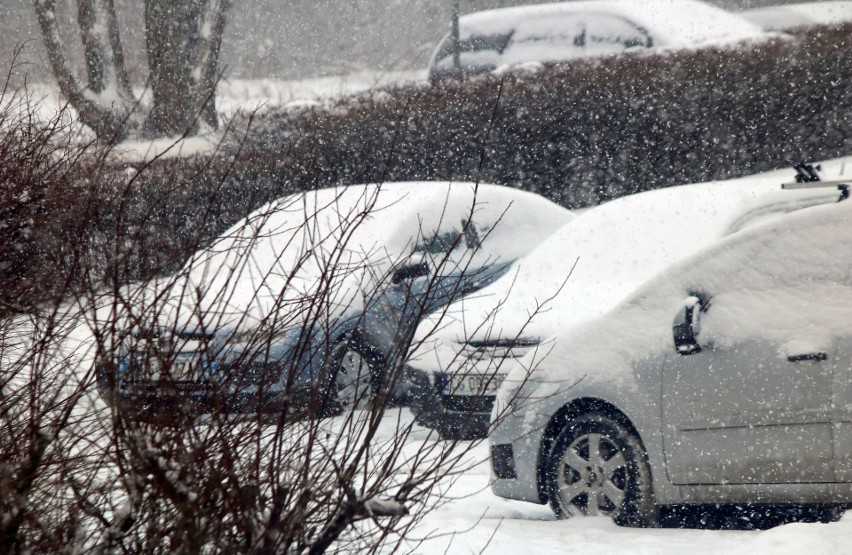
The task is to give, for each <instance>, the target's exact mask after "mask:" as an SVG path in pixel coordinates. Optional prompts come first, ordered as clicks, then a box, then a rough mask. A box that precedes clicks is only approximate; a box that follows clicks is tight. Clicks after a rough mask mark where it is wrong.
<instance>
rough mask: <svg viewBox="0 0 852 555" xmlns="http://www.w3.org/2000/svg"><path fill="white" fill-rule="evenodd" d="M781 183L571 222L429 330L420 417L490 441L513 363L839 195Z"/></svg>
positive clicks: (446, 432)
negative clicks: (720, 248)
mask: <svg viewBox="0 0 852 555" xmlns="http://www.w3.org/2000/svg"><path fill="white" fill-rule="evenodd" d="M831 169H833V168H831ZM828 170H829V168H828V167H827V168H826V171H828ZM785 176H786V177H787V178H788V179H789V174H785V173H784V172H781V173H779V172H773V173H772V174H767V175H765V176H751V177H747V178H741V179H737V180H732V181H731V182H727V183H705V184H695V185H685V186H679V187H670V188H666V189H659V190H655V191H649V192H645V193H640V194H636V195H630V196H627V197H622V198H619V199H616V200H614V201H611V202H608V203H605V204H603V205H601V206H598V207H596V208H592V209H591V210H589V211H588V212H585V213H583V214H582V215H580V216H579V217H578V218H577V219H575V220H574V221H572V222H569V223H568V224H566V225H565V227H563V228H562V229H560V230H559V231H558V232H556V233H554V234H553V235H552V236H551V237H550V238H549V239H547V240H546V241H544V242H543V243H542V244H541V245H539V246H538V247H537V248H536V249H535V250H534V251H533V252H532V253H530V254H529V255H527V256H526V257H525V258H524V259H522V260H521V261H519V262H518V264H517V265H516V267H515V268H513V269H512V271H510V272H509V273H508V274H507V275H506V276H504V277H503V278H502V279H500V280H498V281H497V282H495V283H494V284H493V285H491V286H489V287H487V288H485V289H483V290H482V291H479V292H478V293H477V294H476V295H475V296H472V297H470V298H467V299H461V300H459V301H458V302H456V303H454V304H452V305H450V306H448V307H447V308H446V310H444V311H443V312H442V319H441V322H440V325H438V324H437V323H436V322H434V321H431V320H430V319H429V318H426V319H425V320H424V321H423V322H422V323H421V325H420V328H419V330H418V334H417V335H416V336H415V337H416V343H417V344H418V347H417V349H416V350H415V351H414V352H413V353H411V355H410V360H409V361H408V369H407V372H408V375H409V378H408V381H410V382H411V383H412V391H411V395H410V401H409V404H410V407H411V410H412V411H413V412H414V414H415V417H416V418H417V421H418V422H419V423H421V424H423V425H426V426H429V427H432V428H435V429H437V430H438V431H439V432H440V434H441V435H442V436H444V437H448V438H454V437H465V438H473V437H484V436H485V434H486V432H487V428H488V422H489V417H490V414H491V408H492V406H493V402H494V395H495V392H496V391H497V389H498V388H499V386H500V383H501V381H502V379H503V377H504V376H505V373H506V372H507V371H508V369H509V367H510V365H511V363H512V362H513V361H514V360H516V359H518V358H520V357H523V356H525V355H526V354H527V353H528V352H530V351H534V352H538V353H539V354H540V355H541V354H543V353H544V352H546V351H547V350H549V349H550V348H551V347H552V346H551V345H549V344H548V343H546V342H543V340H544V339H546V338H548V337H551V336H553V335H555V334H557V333H558V332H559V331H560V330H564V329H568V328H570V327H572V326H575V325H577V324H578V323H580V322H582V321H584V320H587V319H589V318H593V317H596V316H599V315H601V314H603V313H605V312H606V311H607V310H609V309H610V308H612V307H613V306H615V305H616V304H617V303H618V302H620V301H621V300H622V299H624V298H625V297H626V296H627V295H629V294H630V293H632V292H633V290H634V289H635V288H636V287H638V286H639V285H641V284H642V283H643V282H644V281H645V280H647V279H648V278H650V277H651V276H653V275H654V274H655V273H657V272H659V271H661V270H662V269H664V268H666V267H667V266H669V265H671V264H672V263H674V262H676V261H678V260H680V259H682V258H684V257H685V256H688V255H689V254H691V253H693V252H695V251H696V250H699V249H701V248H703V247H706V246H707V245H709V244H711V243H712V242H714V241H716V240H717V239H718V238H720V237H723V236H725V235H728V234H731V233H734V232H737V231H739V230H742V229H744V228H746V227H748V226H750V225H755V224H756V223H758V222H761V221H763V220H765V219H767V218H772V217H777V216H778V215H779V214H784V213H787V212H790V211H793V210H798V209H801V208H804V207H808V206H812V205H814V204H824V203H831V202H835V201H836V200H837V198H838V194H837V191H835V190H834V189H831V188H822V189H808V190H801V191H782V190H781V187H780V182H781V181H783V180H784V178H785ZM434 329H438V330H439V331H438V332H437V333H432V332H431V330H434ZM427 334H428V335H429V337H428V338H427V337H425V336H426V335H427Z"/></svg>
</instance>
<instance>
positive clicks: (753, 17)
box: [739, 1, 852, 31]
mask: <svg viewBox="0 0 852 555" xmlns="http://www.w3.org/2000/svg"><path fill="white" fill-rule="evenodd" d="M739 15H741V16H742V17H743V18H744V19H747V20H749V21H751V22H752V23H754V24H755V25H757V26H759V27H760V28H761V29H763V30H764V31H795V30H797V29H803V28H806V27H812V26H814V25H834V26H836V25H843V24H845V23H849V22H852V2H848V1H844V2H840V1H826V2H802V3H799V4H784V5H781V6H764V7H762V8H754V9H751V10H745V11H743V12H740V13H739Z"/></svg>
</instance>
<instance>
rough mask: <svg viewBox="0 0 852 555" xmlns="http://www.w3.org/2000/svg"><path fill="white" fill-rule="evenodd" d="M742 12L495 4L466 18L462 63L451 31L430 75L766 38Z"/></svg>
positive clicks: (667, 4)
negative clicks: (736, 13)
mask: <svg viewBox="0 0 852 555" xmlns="http://www.w3.org/2000/svg"><path fill="white" fill-rule="evenodd" d="M764 36H765V35H764V33H763V32H762V31H761V29H760V28H759V27H757V26H756V25H754V24H752V23H750V22H749V21H746V20H745V19H742V18H740V17H739V16H737V15H735V14H733V13H730V12H727V11H725V10H722V9H720V8H716V7H714V6H710V5H708V4H705V3H703V2H697V1H695V0H678V1H677V2H672V1H671V0H598V1H579V2H560V3H553V4H538V5H532V6H518V7H514V8H503V9H497V10H488V11H482V12H476V13H472V14H469V15H465V16H462V17H460V18H459V66H458V67H456V65H455V60H454V58H455V56H454V54H455V47H454V43H453V40H452V38H451V37H450V36H449V35H448V36H446V37H445V38H444V39H443V40H442V41H441V43H440V45H439V46H438V48H437V50H436V51H435V53H434V55H433V56H432V61H431V63H430V68H429V79H430V81H431V82H432V83H436V82H438V81H441V80H442V79H445V78H448V77H450V78H453V77H461V76H466V75H473V74H477V73H484V72H489V71H492V70H494V69H496V68H499V67H504V66H514V65H519V64H525V63H528V62H560V61H565V60H573V59H576V58H586V57H593V56H606V55H612V54H620V53H623V52H631V51H642V50H647V49H650V48H682V47H688V46H693V47H700V46H705V45H710V44H713V45H718V44H725V43H732V42H739V41H742V40H747V39H752V38H756V37H764Z"/></svg>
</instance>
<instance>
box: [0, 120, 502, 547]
mask: <svg viewBox="0 0 852 555" xmlns="http://www.w3.org/2000/svg"><path fill="white" fill-rule="evenodd" d="M47 138H48V139H51V138H52V136H51V135H50V134H49V133H48V135H47ZM68 144H73V143H68ZM72 151H74V150H73V149H71V150H61V152H62V153H65V152H72ZM74 152H76V151H74ZM106 159H107V158H106V157H105V153H104V151H102V150H100V149H99V148H98V147H97V145H89V146H88V149H87V148H82V149H81V150H79V155H78V156H77V157H75V158H73V159H70V160H67V161H68V169H67V171H66V172H65V173H63V174H61V175H62V177H61V179H60V178H59V177H57V179H58V180H59V182H58V184H55V185H54V187H53V188H52V189H50V190H49V191H45V195H44V196H43V198H44V199H45V201H47V200H48V199H47V195H48V192H52V191H53V189H60V188H61V186H62V185H65V184H67V183H69V182H76V181H74V179H78V177H77V176H78V173H77V172H82V173H83V175H84V176H85V178H88V179H89V183H90V184H91V183H94V184H91V187H92V189H86V190H87V191H88V190H91V191H96V192H98V191H100V189H98V187H102V186H105V185H104V183H106V184H108V185H109V186H110V187H112V189H111V191H112V192H113V194H114V199H113V201H112V202H114V203H116V206H118V207H119V208H121V207H122V205H121V202H123V200H122V199H126V198H127V197H125V196H123V195H124V194H125V193H126V191H127V190H128V189H129V188H130V187H129V184H131V182H133V180H136V179H141V176H144V173H145V172H146V171H147V169H146V167H144V166H143V167H141V168H138V169H136V170H134V172H133V173H132V175H130V177H129V178H128V177H127V176H126V175H124V174H121V173H119V174H117V176H116V173H115V172H114V171H113V170H114V168H112V167H110V166H109V165H108V164H106V163H104V160H106ZM32 160H34V161H32V162H30V164H34V165H35V167H36V169H38V168H40V167H41V166H40V165H39V164H41V163H43V160H44V159H43V158H42V157H39V158H38V159H32ZM93 168H95V169H102V172H96V171H94V170H93ZM19 171H26V166H21V169H20V170H19ZM69 176H71V177H69ZM72 177H73V179H72ZM99 177H103V178H104V181H100V180H99V179H98V178H99ZM84 181H85V179H84ZM180 185H181V184H180V183H178V184H177V186H176V187H178V188H179V187H180ZM380 189H381V186H378V187H375V188H366V189H365V193H364V195H363V197H362V198H359V199H358V202H356V203H355V207H354V208H351V209H343V210H340V211H338V212H335V213H336V214H338V215H337V217H336V219H332V220H331V221H330V222H326V221H324V220H322V219H321V218H320V217H319V216H318V212H317V211H316V210H311V209H310V207H309V206H307V205H305V207H304V211H303V213H302V216H303V217H302V218H301V219H298V220H295V221H297V223H296V225H294V226H292V227H286V226H285V227H283V228H273V230H272V231H270V230H269V229H267V227H266V226H265V224H266V223H267V222H268V221H270V220H271V219H272V218H274V217H275V216H276V214H278V213H279V212H280V211H281V210H283V209H285V208H287V207H288V206H289V207H291V208H299V207H300V206H302V204H301V203H305V202H306V200H305V199H306V198H308V197H306V196H296V197H289V198H288V199H284V200H283V201H280V202H277V203H271V204H270V205H268V206H267V207H266V209H264V210H260V211H258V212H256V213H255V214H254V215H253V216H252V217H250V218H248V219H246V220H244V221H243V222H242V223H241V224H239V225H237V226H235V227H234V228H233V229H232V230H231V232H230V233H228V234H227V235H226V236H224V237H223V238H222V239H220V240H218V241H216V242H214V243H213V244H212V245H209V246H208V248H206V249H202V250H200V251H198V253H197V254H195V255H193V256H191V257H190V258H189V259H188V261H187V262H186V264H185V265H184V266H183V267H182V268H181V269H180V270H178V271H177V272H173V273H171V274H168V275H163V274H165V272H164V271H163V267H160V268H157V267H151V266H149V267H147V268H145V269H144V271H143V270H140V268H139V262H140V260H143V258H141V257H140V256H139V248H138V245H137V244H136V242H137V241H145V240H147V237H148V235H149V234H150V233H151V231H152V230H150V229H148V228H146V227H144V226H125V225H124V224H123V220H122V219H121V216H122V214H124V213H125V212H124V211H123V210H122V209H119V210H113V212H112V214H114V215H116V216H115V217H114V219H113V220H110V222H109V224H108V226H111V229H112V230H113V232H112V233H111V234H106V233H101V231H102V230H103V229H104V228H105V224H104V222H103V220H102V218H103V217H104V211H99V210H96V209H94V208H92V209H91V210H83V208H87V206H85V204H86V203H85V202H83V203H81V204H83V205H84V206H81V207H80V211H79V212H75V214H77V215H76V216H75V223H76V224H77V225H76V227H71V229H73V230H75V233H79V235H70V234H68V233H69V232H68V231H67V229H68V227H67V225H66V223H64V220H62V219H61V218H59V219H57V220H56V221H53V220H51V218H55V217H56V215H55V212H53V211H51V210H46V212H45V221H46V222H50V225H55V226H56V229H57V237H62V238H64V239H65V240H66V241H69V242H71V244H70V245H69V250H68V252H67V258H66V259H65V261H64V262H63V264H64V266H62V268H63V270H62V272H63V273H61V275H63V276H66V275H67V281H66V282H67V283H68V287H67V288H63V289H59V290H57V294H55V295H51V296H49V297H46V298H44V299H46V300H44V299H43V300H40V301H39V302H37V303H33V304H32V306H31V308H30V309H29V310H26V311H7V312H6V313H4V315H3V317H2V318H0V368H2V374H0V376H1V377H0V427H2V428H3V432H4V433H3V434H0V500H2V503H0V551H2V552H4V553H5V552H8V553H24V552H32V553H57V552H66V553H78V552H96V553H114V552H127V553H138V552H151V553H171V552H193V553H198V552H211V553H212V552H217V553H220V552H221V553H234V552H240V553H283V552H308V553H320V552H326V551H377V550H379V549H393V548H394V546H397V545H399V542H401V541H402V540H403V538H405V537H406V535H407V534H409V533H410V530H411V529H412V527H413V526H414V525H416V523H417V522H418V521H419V520H420V519H421V518H422V517H423V516H424V515H425V514H426V513H427V512H428V511H429V510H430V508H431V507H433V506H434V504H435V503H436V502H439V501H440V500H441V498H442V496H443V495H444V493H443V489H441V485H442V484H446V480H452V478H453V477H454V476H457V475H458V474H459V473H461V472H463V471H464V470H465V469H467V468H470V466H471V465H473V464H476V463H477V462H479V461H475V460H473V459H472V458H471V449H472V448H473V447H474V446H475V443H469V442H444V441H439V440H438V438H437V436H436V435H435V433H434V432H429V431H426V430H424V429H423V428H420V427H418V426H417V425H416V424H415V423H414V422H413V421H412V420H411V419H410V418H408V417H406V416H405V415H404V413H402V412H399V411H397V410H396V409H391V408H389V407H390V406H391V404H392V401H393V400H394V397H395V395H396V392H397V391H398V386H401V385H403V383H402V382H403V380H404V378H403V376H404V362H405V356H406V354H407V352H408V350H409V347H410V344H411V341H412V337H413V334H414V328H415V326H416V324H417V322H418V321H419V320H420V319H421V317H422V316H423V315H424V314H426V313H428V312H433V311H435V310H437V309H440V307H441V306H444V305H445V304H446V303H448V302H451V301H452V300H454V299H457V298H458V297H459V296H461V295H462V294H464V293H465V291H466V288H465V282H464V279H465V278H470V279H475V278H476V277H477V276H478V274H477V272H478V271H479V270H478V269H477V268H476V267H473V266H469V264H470V260H469V259H468V258H465V257H464V256H462V257H458V256H454V255H452V254H451V253H453V252H455V251H457V249H454V248H453V247H454V246H455V244H458V243H459V242H463V241H466V240H468V239H469V238H466V235H468V234H467V233H466V230H463V231H464V232H463V233H461V234H457V235H456V236H454V237H452V238H450V239H449V240H450V241H451V242H455V243H451V244H450V245H449V246H448V248H447V249H444V250H443V251H441V253H438V254H434V255H428V256H427V255H424V254H422V253H421V254H418V255H416V256H412V254H413V247H414V243H416V242H418V241H420V240H421V239H423V240H428V239H429V234H430V233H433V230H431V229H425V228H424V229H423V230H422V235H423V236H422V237H416V238H412V242H411V243H410V244H408V245H406V248H403V249H401V250H399V251H398V252H390V251H388V252H385V253H384V254H383V253H382V251H381V250H380V249H381V243H380V242H378V241H377V242H376V244H375V249H379V250H378V251H377V250H375V249H368V250H367V251H365V250H364V249H363V246H362V245H361V244H359V243H357V242H355V241H354V240H353V239H352V238H353V234H354V233H355V231H356V230H358V229H359V227H360V226H363V225H364V222H365V221H368V220H369V219H370V218H373V217H376V216H377V210H379V208H378V207H377V206H376V194H377V193H376V192H377V191H379V190H380ZM341 191H342V190H341ZM93 194H94V193H93ZM341 194H342V193H341ZM71 196H72V197H78V196H79V195H71ZM82 198H83V199H85V198H86V197H82ZM98 198H107V196H106V195H103V196H102V197H98ZM72 200H74V198H72ZM77 200H78V202H79V200H80V199H77ZM69 202H71V201H69ZM209 202H210V203H211V205H215V203H216V202H218V199H217V197H216V196H215V195H211V196H210V198H209ZM338 204H342V203H341V199H340V197H338V196H332V197H331V198H330V199H329V200H328V201H327V202H326V204H324V206H329V207H336V206H337V205H338ZM75 206H76V205H75ZM148 206H154V207H156V208H157V209H162V208H163V207H166V206H168V198H164V199H161V203H152V204H151V205H148ZM381 209H382V210H393V206H390V207H383V208H381ZM477 209H478V208H477V205H476V201H475V200H474V202H473V204H472V205H471V206H469V207H467V210H468V212H469V213H470V214H473V213H474V212H475V211H476V210H477ZM134 210H137V212H136V213H135V215H134V220H135V221H143V222H144V221H146V218H149V217H150V218H151V221H156V217H157V216H156V213H155V212H156V210H152V213H150V214H146V213H144V212H139V211H138V210H139V207H136V208H134ZM214 211H215V210H214V207H213V206H211V207H210V210H209V211H205V210H201V213H202V214H204V213H207V214H212V213H214ZM469 219H470V218H469V217H468V220H469ZM201 225H202V226H203V222H201ZM465 225H467V224H465ZM60 231H61V233H60ZM63 234H64V235H63ZM199 236H200V235H199ZM160 239H162V238H160ZM155 240H156V239H155ZM262 242H269V243H270V244H273V245H274V246H275V247H276V248H277V249H279V250H277V251H276V252H277V253H278V255H276V256H275V257H273V258H272V259H271V260H260V259H258V257H257V256H256V249H255V246H256V245H258V244H259V243H262ZM183 244H184V245H190V244H192V241H185V242H184V243H183ZM290 251H293V252H295V253H296V254H295V256H293V257H290V258H287V257H285V256H284V255H283V253H285V252H290ZM288 256H289V255H288ZM152 259H156V258H152V257H147V258H144V260H146V261H147V262H148V263H149V264H150V261H151V260H152ZM486 262H488V261H486ZM491 262H497V261H491ZM169 264H173V259H172V260H169ZM426 265H428V269H427V268H426ZM65 268H67V269H68V270H65ZM66 271H67V272H68V273H67V274H65V273H64V272H66ZM448 275H455V276H457V278H455V281H454V280H453V279H449V280H448V279H445V278H446V276H448ZM140 276H144V277H146V278H152V276H154V277H155V279H139V277H140ZM156 276H160V277H156ZM51 283H53V281H51ZM241 284H242V285H241ZM13 285H14V284H12V285H9V286H4V288H3V289H2V293H3V294H4V295H5V296H6V298H8V299H9V301H8V303H9V305H10V306H13V305H15V304H16V303H18V300H19V299H20V298H21V296H22V295H23V296H24V298H26V295H27V293H26V292H25V291H27V289H25V288H16V287H14V286H13ZM243 286H245V288H241V287H243ZM32 290H37V287H35V286H33V289H32ZM389 291H392V292H393V293H394V294H395V295H396V296H395V297H394V299H395V302H397V303H398V304H397V305H396V309H395V310H396V311H395V312H393V311H390V312H388V314H389V318H397V320H393V321H391V322H389V324H390V325H389V326H388V329H389V330H391V331H390V333H391V334H392V335H391V337H390V340H391V341H390V342H391V344H392V345H393V348H392V349H391V350H389V351H388V352H384V353H383V356H382V357H381V360H379V359H378V357H373V356H371V355H372V352H371V348H370V347H371V346H370V345H369V344H363V343H361V342H360V341H361V338H360V337H359V334H358V333H357V330H358V329H359V328H358V326H359V325H360V323H361V322H360V320H359V318H360V316H359V314H363V313H364V308H365V307H369V306H373V305H374V304H375V303H379V304H380V303H382V302H385V301H387V297H386V295H387V294H388V292H389ZM343 324H345V326H344V325H343ZM356 345H357V349H355V346H356ZM353 349H355V350H356V351H357V352H358V353H359V354H360V355H362V356H363V359H364V360H363V365H356V366H355V367H354V368H355V369H356V371H357V372H369V376H368V379H367V380H366V383H367V386H366V387H359V386H358V381H359V380H358V378H359V377H360V376H359V375H358V374H357V373H356V374H355V375H354V376H353V375H350V378H352V377H354V378H355V379H354V380H352V379H350V380H349V381H348V382H346V383H347V384H348V385H351V386H352V389H349V390H347V389H346V387H344V383H343V382H342V381H341V378H342V376H343V375H344V374H345V373H346V372H348V371H351V370H352V368H353V367H352V366H350V367H347V368H344V365H343V362H342V361H343V358H342V357H343V356H345V355H347V353H350V352H351V351H352V350H353ZM338 355H340V356H338ZM370 366H372V368H369V367H370Z"/></svg>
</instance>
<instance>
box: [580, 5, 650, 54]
mask: <svg viewBox="0 0 852 555" xmlns="http://www.w3.org/2000/svg"><path fill="white" fill-rule="evenodd" d="M584 19H585V22H586V28H585V30H586V34H585V37H584V39H585V46H586V47H587V48H588V49H589V50H594V51H595V52H604V51H606V52H620V51H622V50H626V49H628V48H650V47H651V46H653V41H652V40H651V37H650V36H649V35H648V32H647V31H645V30H644V29H642V28H641V27H640V26H638V25H636V24H635V23H633V22H631V21H629V20H627V19H624V18H623V17H618V16H613V15H606V14H590V15H588V16H586V17H585V18H584Z"/></svg>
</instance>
